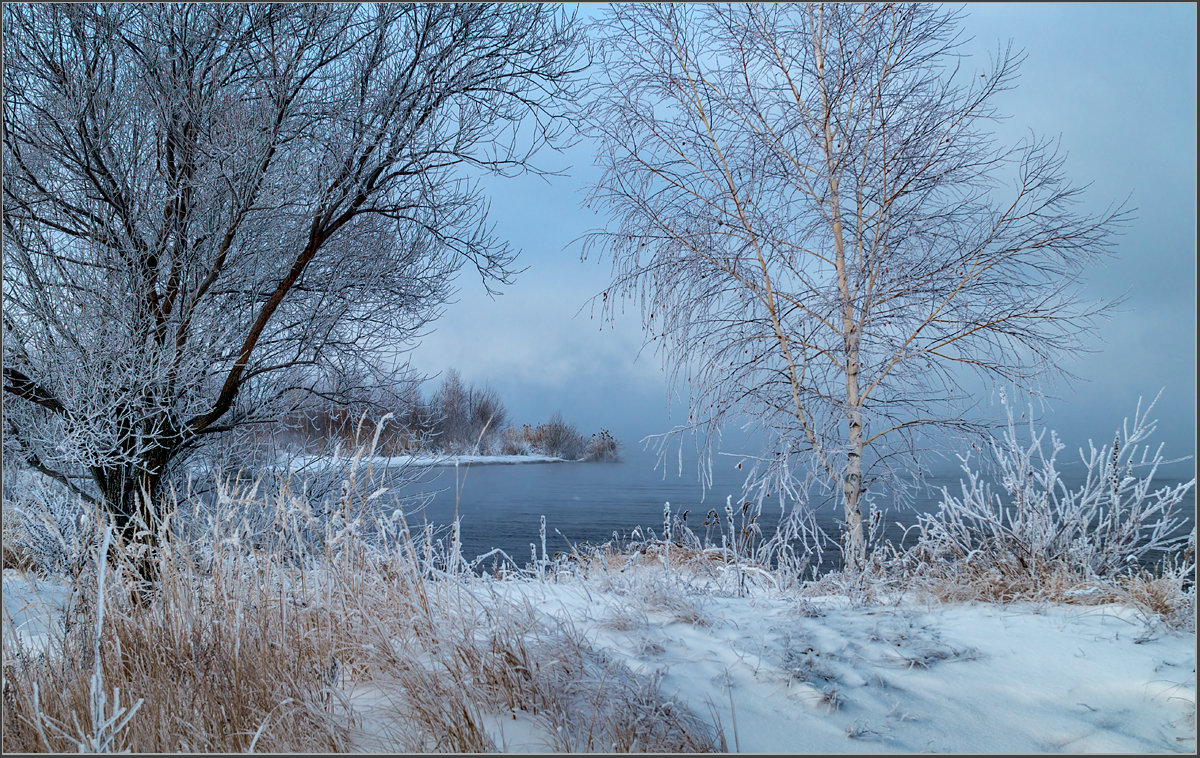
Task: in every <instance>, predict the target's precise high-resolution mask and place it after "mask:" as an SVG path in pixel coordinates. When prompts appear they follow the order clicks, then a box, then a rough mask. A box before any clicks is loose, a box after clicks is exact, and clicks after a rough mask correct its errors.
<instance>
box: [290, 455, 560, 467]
mask: <svg viewBox="0 0 1200 758" xmlns="http://www.w3.org/2000/svg"><path fill="white" fill-rule="evenodd" d="M352 462H355V463H356V464H357V465H358V466H374V467H377V468H402V467H405V466H420V467H425V466H475V465H481V466H483V465H498V464H521V463H571V461H568V460H567V459H565V458H555V457H554V456H552V455H442V456H434V455H392V456H386V455H377V456H372V457H366V456H363V457H359V458H330V457H325V456H316V455H297V456H295V457H293V458H291V459H290V461H289V465H290V466H291V470H292V471H302V470H310V471H311V470H313V469H318V468H331V467H333V468H344V467H346V466H348V465H350V464H351V463H352Z"/></svg>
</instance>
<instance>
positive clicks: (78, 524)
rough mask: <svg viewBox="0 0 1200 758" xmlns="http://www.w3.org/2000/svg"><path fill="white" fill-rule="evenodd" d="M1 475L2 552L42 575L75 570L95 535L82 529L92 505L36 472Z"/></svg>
mask: <svg viewBox="0 0 1200 758" xmlns="http://www.w3.org/2000/svg"><path fill="white" fill-rule="evenodd" d="M6 473H7V474H8V475H7V476H6V478H7V479H9V482H6V486H5V503H4V543H5V544H4V549H5V554H6V555H13V556H21V557H22V560H23V562H25V563H27V564H28V565H29V566H30V567H32V568H35V569H37V570H38V571H41V572H43V573H47V574H70V573H72V572H73V571H75V570H76V569H78V568H79V567H80V566H81V565H82V563H83V562H84V561H85V560H86V558H87V555H88V547H89V545H90V544H91V542H93V541H94V537H95V535H94V531H93V530H92V529H88V528H85V527H86V519H87V518H88V516H89V515H90V514H91V513H92V507H91V506H88V505H86V504H84V503H83V502H82V501H81V500H80V499H79V497H78V496H77V495H74V494H72V493H70V492H68V491H67V490H66V488H64V487H62V486H61V485H59V484H57V483H56V482H53V481H50V480H49V479H47V478H46V477H44V476H42V475H40V474H37V473H33V472H6ZM14 474H16V475H14ZM14 480H15V481H14Z"/></svg>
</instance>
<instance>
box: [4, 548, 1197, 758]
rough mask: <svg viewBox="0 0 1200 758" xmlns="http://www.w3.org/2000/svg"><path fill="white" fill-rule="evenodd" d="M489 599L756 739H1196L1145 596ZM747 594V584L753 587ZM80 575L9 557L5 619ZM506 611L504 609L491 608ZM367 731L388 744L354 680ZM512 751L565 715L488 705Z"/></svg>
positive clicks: (663, 589) (589, 582)
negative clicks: (23, 566)
mask: <svg viewBox="0 0 1200 758" xmlns="http://www.w3.org/2000/svg"><path fill="white" fill-rule="evenodd" d="M464 581H465V582H466V583H467V584H468V585H469V591H470V594H471V595H472V596H473V597H475V598H476V599H480V598H482V599H483V602H484V603H492V604H494V605H496V606H507V607H509V608H513V607H516V608H518V609H523V610H522V611H521V612H522V613H523V614H525V615H526V617H528V616H532V617H533V618H534V619H536V620H540V621H542V622H544V623H545V625H546V627H548V628H557V629H563V628H570V629H572V630H573V632H574V633H575V634H577V635H578V636H580V637H581V638H582V639H583V640H584V641H585V643H586V644H588V645H590V646H591V647H592V648H593V649H595V650H597V651H602V652H603V653H604V654H606V655H608V656H610V657H612V658H615V659H616V660H618V661H620V662H622V663H624V664H625V665H626V666H627V667H628V668H629V669H631V670H632V671H633V672H634V673H635V674H638V675H641V676H647V677H650V676H654V675H658V676H660V677H661V692H662V693H663V694H664V695H666V696H669V697H673V698H674V699H675V701H676V702H677V703H678V704H679V705H686V706H687V707H688V708H689V709H690V710H691V711H692V712H693V713H694V714H696V715H698V716H700V717H701V718H703V719H704V720H706V721H708V722H709V723H714V722H715V723H717V724H718V725H719V727H720V728H721V729H722V730H723V732H724V736H725V740H726V743H727V745H728V749H729V750H730V751H733V752H749V753H879V752H906V753H916V752H930V751H932V752H956V753H1041V752H1066V753H1081V752H1104V753H1108V752H1133V753H1149V752H1181V753H1194V751H1195V749H1196V720H1195V714H1196V705H1195V703H1196V647H1195V645H1196V640H1195V634H1194V632H1192V631H1189V632H1180V631H1172V630H1169V629H1167V628H1165V627H1163V626H1162V625H1161V624H1159V623H1158V622H1156V621H1155V620H1154V619H1152V618H1147V617H1145V616H1144V615H1141V614H1139V613H1137V612H1135V611H1134V610H1132V609H1129V608H1125V607H1119V606H1112V605H1101V606H1083V605H1079V606H1076V605H1048V604H1040V605H1039V604H1028V603H1018V604H1006V605H996V604H987V603H977V604H945V603H936V602H932V601H930V602H922V601H918V600H914V599H907V600H893V601H889V602H878V601H877V602H874V603H869V604H860V603H851V602H849V601H848V600H846V599H845V598H842V597H832V596H821V597H805V596H803V595H802V594H799V593H796V592H794V591H788V592H785V591H781V590H776V589H773V588H771V587H769V586H766V585H760V586H757V587H751V588H750V589H749V590H748V591H746V592H744V593H739V592H734V591H727V590H722V589H719V588H716V587H710V588H707V589H706V588H704V587H703V586H701V585H700V584H698V583H696V582H693V581H684V580H681V579H680V578H679V577H677V576H674V575H672V574H671V573H670V572H667V571H665V570H663V568H662V567H661V566H653V565H652V566H644V565H643V566H633V567H629V566H626V568H625V569H622V570H618V569H617V568H615V567H614V568H613V569H612V570H610V571H607V572H601V573H599V574H595V573H593V574H592V576H591V577H590V578H586V579H585V578H581V577H572V576H568V577H566V578H561V579H559V580H556V581H555V580H548V581H539V580H537V579H516V580H508V581H498V580H492V579H487V578H483V579H481V578H472V579H467V580H464ZM739 595H744V596H739ZM66 598H67V591H66V588H65V586H64V585H62V584H61V583H57V582H53V581H43V580H37V579H34V578H32V577H29V576H27V575H24V574H19V573H17V572H15V571H11V570H7V571H5V572H4V629H5V632H4V633H5V635H9V634H14V633H15V634H19V635H20V636H21V637H22V638H23V639H24V641H25V642H26V643H27V644H32V645H34V646H40V645H41V644H44V642H45V639H46V636H45V635H46V634H47V632H48V631H49V630H50V629H51V628H52V626H51V625H52V623H53V622H52V616H53V612H54V609H56V608H61V607H62V605H63V603H64V602H65V600H66ZM488 616H489V617H490V616H491V614H490V613H489V614H488ZM346 687H347V693H348V694H349V695H350V698H351V701H352V702H354V703H355V705H356V706H358V707H362V708H363V709H364V710H363V712H362V718H363V721H362V722H361V723H362V729H361V731H360V733H359V735H360V736H359V739H358V742H357V747H358V748H359V749H360V750H362V751H364V752H377V751H379V750H383V751H387V749H388V744H387V740H386V728H385V727H384V725H383V724H382V723H381V724H373V723H372V722H371V719H370V716H369V713H370V709H369V706H370V705H371V704H373V703H374V704H380V703H383V704H386V703H388V702H389V701H390V699H389V693H388V691H387V686H386V685H385V684H383V683H382V682H366V683H364V682H357V683H346ZM485 724H486V729H487V731H488V732H489V734H490V736H491V738H492V740H493V741H494V742H495V744H496V745H497V747H498V748H499V749H501V750H503V751H506V752H527V751H544V750H547V749H550V746H552V745H553V744H554V743H553V741H552V739H551V736H552V735H551V734H550V732H549V731H548V730H550V729H551V727H550V726H549V725H548V724H547V723H545V722H543V721H541V720H540V719H539V717H537V716H534V715H530V714H529V713H526V712H520V713H517V714H516V715H513V714H512V713H495V714H490V715H486V718H485Z"/></svg>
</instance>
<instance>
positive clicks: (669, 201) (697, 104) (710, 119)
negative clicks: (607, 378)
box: [585, 3, 1121, 567]
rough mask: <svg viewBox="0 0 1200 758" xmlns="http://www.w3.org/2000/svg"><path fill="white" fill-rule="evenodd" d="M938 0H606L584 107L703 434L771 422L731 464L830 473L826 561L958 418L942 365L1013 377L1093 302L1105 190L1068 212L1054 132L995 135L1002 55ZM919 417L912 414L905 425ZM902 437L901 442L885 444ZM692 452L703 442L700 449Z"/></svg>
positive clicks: (650, 317)
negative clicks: (831, 530) (1000, 138)
mask: <svg viewBox="0 0 1200 758" xmlns="http://www.w3.org/2000/svg"><path fill="white" fill-rule="evenodd" d="M957 21H958V11H956V10H953V9H948V8H946V7H944V6H940V5H936V4H925V3H913V4H903V5H900V4H890V3H880V4H850V3H828V4H825V3H821V4H790V3H789V4H778V5H773V4H757V3H755V4H745V5H742V4H731V5H716V4H694V5H692V4H653V5H650V4H646V5H642V4H629V5H622V4H617V5H614V6H612V7H611V9H610V11H609V12H608V14H607V15H606V16H605V17H604V18H603V19H602V20H601V21H600V22H599V23H598V24H597V26H596V28H595V33H596V42H595V51H596V58H597V60H596V62H597V64H598V65H597V66H596V71H597V73H596V76H595V79H594V80H593V85H594V87H593V97H592V98H591V101H590V102H591V105H590V107H589V109H588V111H587V113H586V123H587V126H588V131H589V132H590V134H591V136H592V137H594V138H595V139H596V140H597V143H598V153H597V154H598V163H599V165H600V167H601V168H602V169H603V174H602V176H601V178H600V180H599V181H598V184H597V186H596V187H595V190H594V194H593V195H592V198H591V201H592V204H593V205H594V206H596V207H597V209H598V210H603V211H605V212H606V213H607V214H608V221H609V223H608V225H607V226H606V228H604V229H602V230H601V231H598V232H596V233H594V234H592V235H590V236H589V237H588V238H587V247H585V252H587V251H589V250H598V251H600V252H602V253H603V254H606V255H609V256H611V258H612V260H613V261H614V281H613V284H612V286H611V287H610V289H609V290H608V291H606V292H605V293H604V294H603V300H604V301H605V302H606V304H607V306H608V308H609V311H610V312H612V309H613V308H615V307H616V306H615V305H614V303H615V302H616V301H618V300H621V299H623V298H624V297H632V298H636V299H638V300H639V301H640V304H641V306H642V311H643V317H644V325H645V328H646V330H647V332H648V335H647V339H648V342H650V343H653V344H654V345H657V346H659V347H660V349H661V351H662V355H663V356H664V359H665V360H666V362H667V363H668V364H669V365H670V367H671V369H672V372H673V375H674V377H675V378H676V379H677V380H680V381H685V382H686V383H687V386H688V387H689V389H690V409H689V418H688V422H687V423H686V424H684V425H682V426H681V427H679V428H678V429H676V430H675V431H676V432H691V431H699V432H700V433H701V438H702V439H703V440H705V442H704V444H705V445H706V446H709V447H711V445H712V443H713V442H714V441H715V440H716V439H717V438H718V436H719V432H720V429H721V428H722V427H723V425H724V424H726V423H727V422H729V421H737V422H739V423H741V422H742V421H743V420H745V419H749V422H748V423H749V424H750V425H751V427H752V428H753V429H755V430H756V431H757V432H758V433H759V434H761V436H762V437H763V438H764V439H765V440H766V442H765V445H766V449H765V450H764V453H763V455H762V456H761V460H760V462H759V464H758V465H756V466H755V468H754V471H753V472H752V475H751V477H750V479H749V480H748V482H747V486H748V488H750V489H752V490H757V495H758V499H759V501H760V502H761V498H762V496H763V495H765V494H768V493H771V492H777V493H781V494H789V495H790V496H791V498H792V499H793V500H796V499H800V498H802V497H803V493H802V492H799V491H797V490H796V489H794V488H793V485H792V483H793V482H794V481H795V480H796V478H797V476H798V474H799V472H801V471H804V470H807V471H808V472H809V474H811V475H813V476H815V477H817V478H818V479H819V480H821V481H824V482H825V483H826V484H828V486H829V488H830V490H831V491H832V492H833V493H836V497H838V499H840V500H841V502H842V504H843V508H844V514H845V530H844V542H843V545H844V548H845V554H846V558H847V565H849V566H851V567H853V566H854V565H856V564H857V563H859V562H861V561H862V559H863V557H864V555H865V551H866V546H865V542H864V534H863V518H862V508H861V505H862V502H863V498H864V495H866V494H867V493H868V492H869V490H870V489H871V487H872V485H873V483H874V482H877V481H879V480H880V479H881V478H883V477H887V476H888V475H889V474H900V473H904V470H905V469H906V468H908V469H910V470H911V464H912V463H913V462H914V461H916V460H917V458H916V457H915V456H914V455H907V454H910V453H915V452H916V450H917V448H918V447H919V439H920V438H921V436H922V434H923V433H926V432H931V431H945V430H948V429H954V428H962V427H963V426H964V425H966V422H965V421H964V420H963V416H964V413H965V405H966V404H965V403H964V402H961V401H962V400H963V399H964V398H963V394H964V393H963V391H962V389H963V385H962V383H961V382H962V379H963V377H964V376H968V375H969V374H970V372H971V371H974V372H976V373H977V374H979V375H981V376H982V377H984V378H986V379H989V380H1000V381H1002V382H1013V383H1016V384H1018V385H1022V386H1030V384H1031V383H1032V382H1034V381H1036V380H1037V378H1038V377H1039V376H1041V375H1042V374H1043V372H1046V371H1050V372H1053V371H1056V370H1058V367H1059V366H1060V365H1061V362H1060V359H1061V357H1062V356H1063V355H1064V353H1069V352H1071V351H1073V350H1077V349H1079V348H1080V347H1081V345H1082V344H1083V343H1082V341H1081V337H1082V336H1083V335H1085V334H1086V333H1087V331H1088V329H1089V327H1090V326H1091V325H1092V324H1093V317H1094V316H1095V315H1096V314H1097V309H1096V308H1095V307H1092V306H1089V305H1087V304H1086V303H1084V302H1083V301H1082V300H1081V298H1080V295H1079V289H1078V283H1079V276H1080V274H1081V273H1082V272H1083V270H1084V269H1085V268H1086V267H1087V266H1088V264H1090V263H1091V262H1093V261H1094V260H1095V259H1096V258H1097V257H1098V256H1099V255H1100V254H1102V253H1103V252H1105V251H1106V248H1107V247H1108V245H1109V240H1110V236H1111V232H1112V231H1113V227H1114V225H1115V224H1116V223H1118V222H1119V221H1120V220H1121V213H1120V212H1104V213H1101V214H1099V215H1094V216H1093V215H1088V214H1085V213H1080V212H1079V211H1078V210H1077V208H1076V207H1075V205H1076V203H1077V201H1078V199H1079V190H1078V189H1077V188H1075V187H1073V186H1072V185H1071V184H1070V183H1069V182H1068V181H1067V180H1066V179H1065V178H1064V175H1063V170H1062V169H1063V158H1062V156H1061V155H1059V154H1058V153H1057V152H1056V151H1055V148H1054V147H1053V145H1052V144H1049V143H1047V142H1045V141H1042V140H1039V139H1036V138H1031V139H1030V140H1029V141H1026V142H1024V143H1021V144H1018V145H1015V146H1007V145H1001V144H998V143H997V141H996V140H995V138H994V135H993V134H992V132H991V129H990V126H991V123H992V122H993V121H995V119H996V117H997V114H996V110H995V107H994V105H993V102H994V100H995V96H996V95H997V94H999V93H1001V92H1003V91H1004V90H1006V89H1008V88H1010V87H1012V86H1013V84H1014V78H1015V76H1016V72H1017V67H1018V64H1019V56H1014V55H1013V54H1012V53H1011V52H1010V51H1009V50H1005V49H1001V50H1000V51H999V54H998V56H997V57H996V59H995V60H994V62H993V63H992V65H991V66H990V67H989V68H985V69H983V70H979V71H969V70H967V69H965V68H961V67H960V66H961V51H960V36H959V34H960V33H959V29H958V24H957ZM925 436H926V438H928V437H929V436H930V435H928V434H926V435H925ZM902 454H904V455H902ZM707 459H708V456H706V455H702V456H701V460H702V461H704V460H707Z"/></svg>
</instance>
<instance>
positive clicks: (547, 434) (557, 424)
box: [533, 411, 587, 461]
mask: <svg viewBox="0 0 1200 758" xmlns="http://www.w3.org/2000/svg"><path fill="white" fill-rule="evenodd" d="M533 437H534V439H533V448H534V449H535V450H540V451H541V452H542V453H543V454H545V455H552V456H555V457H556V458H564V459H566V460H568V461H576V460H579V459H580V458H581V457H582V456H583V452H584V449H585V447H586V445H587V440H585V439H584V438H583V435H582V434H580V433H579V430H578V429H576V428H575V425H574V424H570V423H567V421H565V420H564V419H563V416H562V414H561V413H558V412H557V411H556V412H555V413H554V414H553V415H552V416H550V420H549V421H547V422H546V423H545V424H541V425H539V426H538V427H537V429H535V430H534V432H533Z"/></svg>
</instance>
